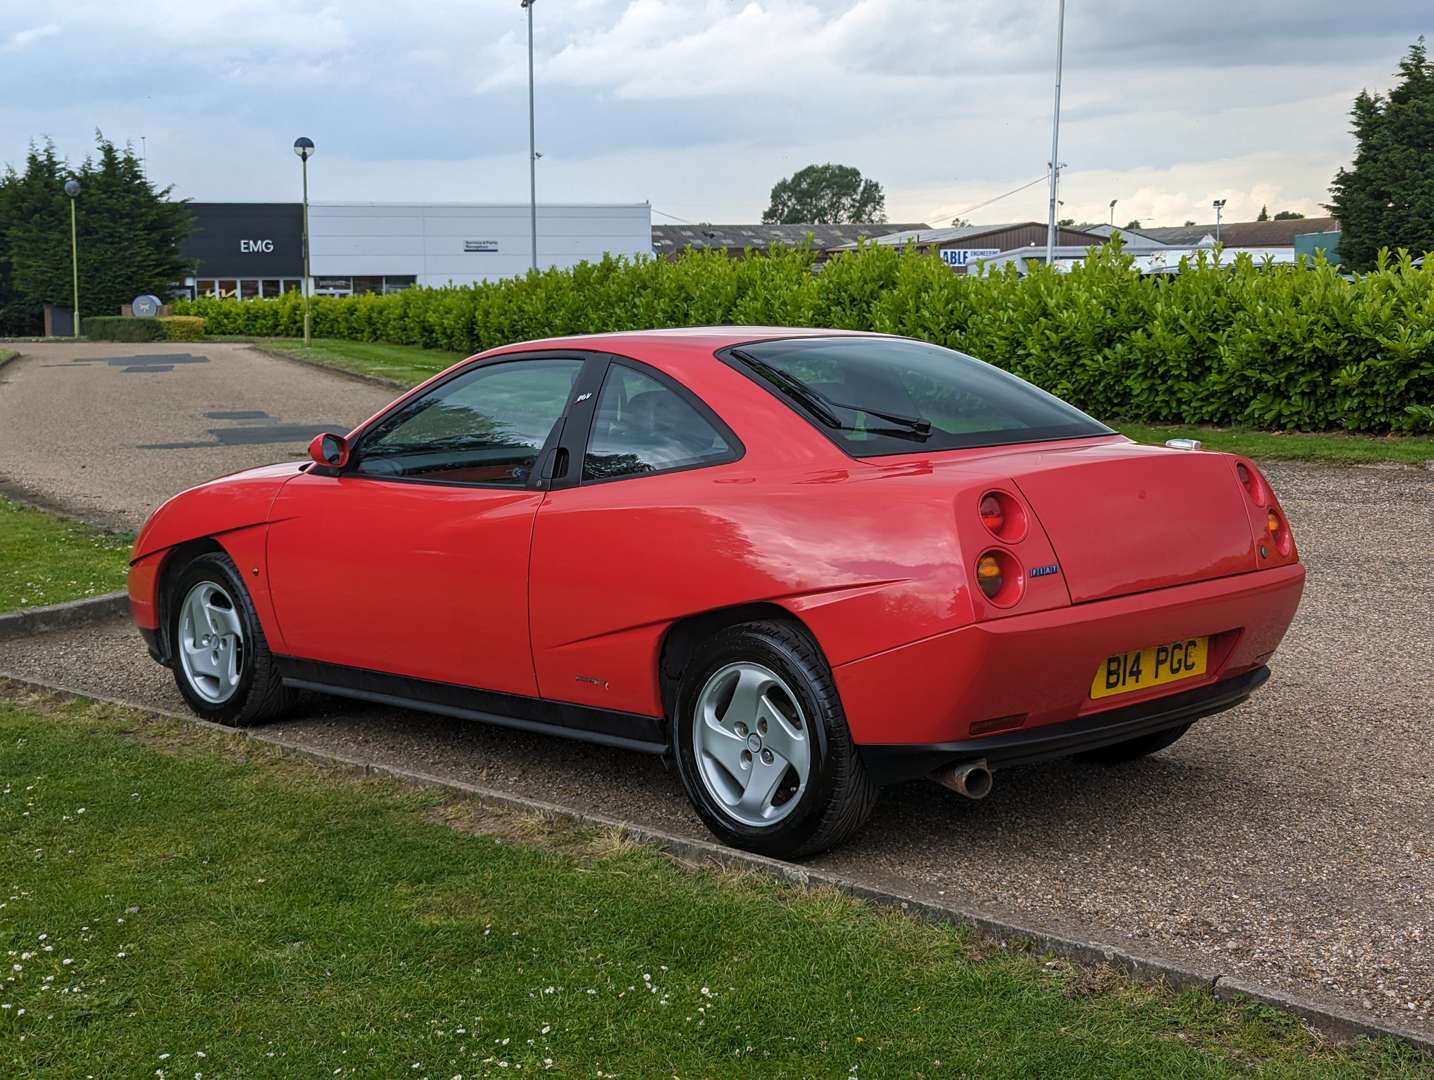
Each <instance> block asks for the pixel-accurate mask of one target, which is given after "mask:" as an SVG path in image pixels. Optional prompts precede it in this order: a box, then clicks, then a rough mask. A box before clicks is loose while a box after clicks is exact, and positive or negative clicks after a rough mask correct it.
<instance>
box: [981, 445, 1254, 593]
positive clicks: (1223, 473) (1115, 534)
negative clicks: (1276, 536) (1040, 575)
mask: <svg viewBox="0 0 1434 1080" xmlns="http://www.w3.org/2000/svg"><path fill="white" fill-rule="evenodd" d="M993 464H994V463H993ZM1003 464H1007V465H1008V466H1009V470H1010V471H1009V474H1008V475H1010V477H1011V479H1012V481H1013V482H1014V483H1015V484H1016V485H1017V486H1018V487H1019V489H1020V491H1021V494H1023V495H1024V496H1025V497H1026V498H1027V499H1028V500H1029V502H1030V506H1031V509H1032V510H1033V511H1034V512H1035V515H1036V517H1037V518H1038V519H1039V520H1040V522H1041V524H1042V525H1043V526H1044V527H1045V531H1046V534H1047V536H1049V538H1050V541H1051V545H1052V547H1053V548H1054V549H1055V553H1056V557H1057V559H1058V560H1059V563H1060V572H1061V576H1062V577H1064V578H1065V582H1066V587H1067V588H1068V589H1069V591H1070V597H1071V602H1072V603H1076V604H1080V603H1085V602H1087V601H1090V600H1103V599H1107V598H1109V597H1113V596H1123V595H1126V594H1128V593H1136V592H1145V591H1148V590H1150V589H1163V588H1167V587H1169V586H1172V585H1183V584H1187V583H1189V582H1194V581H1205V580H1208V579H1210V578H1219V577H1227V576H1229V575H1231V574H1241V573H1245V572H1247V571H1251V570H1254V569H1256V568H1257V562H1258V560H1257V558H1256V552H1255V536H1254V532H1253V530H1252V528H1251V525H1250V518H1249V515H1248V513H1247V511H1246V507H1245V502H1246V499H1245V493H1244V491H1243V489H1242V488H1241V487H1240V483H1239V480H1238V478H1237V477H1236V475H1235V468H1234V464H1233V459H1232V458H1230V457H1228V456H1226V455H1223V454H1211V453H1201V452H1199V451H1188V450H1168V449H1165V448H1163V447H1154V446H1137V445H1135V444H1133V443H1112V442H1100V443H1094V444H1087V445H1085V446H1070V445H1069V444H1067V446H1065V447H1063V448H1060V449H1053V450H1050V451H1047V452H1035V453H1025V454H1020V455H1014V454H1013V455H1011V456H1010V457H1009V458H1007V460H1006V462H1004V463H1003Z"/></svg>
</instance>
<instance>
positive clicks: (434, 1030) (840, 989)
mask: <svg viewBox="0 0 1434 1080" xmlns="http://www.w3.org/2000/svg"><path fill="white" fill-rule="evenodd" d="M0 777H3V779H0V832H3V834H4V835H5V836H6V837H7V839H8V841H9V842H8V843H6V844H4V845H0V875H3V882H4V884H5V888H4V890H3V894H0V947H3V948H4V949H6V950H7V956H6V964H5V966H6V970H7V972H8V974H7V976H6V979H5V981H4V982H3V983H0V1075H9V1076H26V1077H35V1076H77V1077H78V1076H85V1075H94V1076H120V1075H123V1076H156V1075H157V1076H161V1077H176V1078H177V1077H183V1078H186V1080H187V1078H188V1077H190V1076H193V1075H198V1074H202V1076H203V1077H205V1078H215V1077H230V1076H244V1077H253V1076H304V1077H319V1076H334V1075H344V1076H347V1075H363V1076H386V1077H393V1076H412V1077H415V1078H419V1077H434V1078H439V1077H441V1078H444V1080H448V1078H451V1077H455V1076H458V1075H462V1076H464V1077H469V1078H471V1077H478V1076H508V1077H511V1076H513V1075H515V1074H518V1073H525V1074H530V1073H549V1072H550V1073H551V1074H552V1075H555V1076H583V1077H599V1076H603V1077H670V1076H678V1077H704V1076H732V1077H747V1076H763V1077H777V1076H792V1077H796V1076H824V1077H827V1076H830V1077H838V1076H840V1077H849V1076H859V1077H873V1076H875V1077H922V1076H981V1077H1030V1076H1081V1077H1089V1076H1120V1077H1127V1076H1151V1077H1161V1078H1168V1077H1182V1078H1183V1077H1220V1076H1232V1075H1252V1074H1254V1075H1262V1076H1292V1077H1293V1076H1300V1077H1307V1076H1351V1077H1353V1076H1389V1077H1414V1076H1429V1075H1431V1073H1430V1072H1429V1063H1428V1062H1427V1061H1424V1059H1421V1058H1419V1057H1417V1056H1416V1055H1415V1054H1414V1053H1413V1051H1412V1050H1410V1049H1408V1048H1407V1047H1402V1046H1400V1045H1397V1044H1394V1043H1392V1042H1380V1043H1373V1042H1362V1043H1360V1044H1357V1045H1355V1046H1352V1047H1347V1048H1334V1047H1329V1046H1324V1045H1320V1044H1319V1043H1318V1042H1317V1041H1316V1040H1315V1039H1313V1038H1312V1037H1311V1036H1310V1035H1309V1034H1308V1033H1306V1032H1305V1031H1304V1029H1303V1028H1302V1027H1301V1026H1300V1025H1299V1024H1298V1023H1297V1022H1295V1021H1294V1020H1293V1019H1291V1018H1289V1017H1286V1016H1282V1015H1280V1014H1277V1013H1274V1012H1272V1011H1270V1010H1267V1009H1264V1008H1261V1007H1258V1006H1254V1005H1241V1006H1236V1005H1228V1004H1223V1003H1220V1002H1217V1001H1215V1000H1214V999H1213V998H1212V997H1210V996H1209V995H1208V994H1205V993H1203V992H1194V991H1192V992H1188V993H1185V994H1180V995H1174V994H1170V993H1166V992H1163V991H1154V990H1147V989H1142V988H1139V987H1136V986H1134V985H1133V984H1131V983H1129V982H1127V981H1125V980H1124V979H1122V978H1120V977H1117V976H1116V975H1114V974H1113V973H1111V972H1108V971H1103V970H1095V969H1081V968H1075V967H1072V966H1071V965H1069V964H1066V963H1064V962H1054V961H1051V962H1047V961H1044V960H1043V959H1042V958H1041V957H1038V956H1033V955H1028V954H1026V953H1024V952H1021V951H1017V950H1007V949H1003V948H1001V947H998V946H996V945H993V944H990V943H986V942H982V941H979V940H977V939H974V938H972V937H970V936H969V935H967V934H966V933H965V932H963V931H961V930H958V929H954V928H949V927H938V926H931V925H925V924H922V923H919V922H916V921H913V920H911V919H909V918H907V917H905V916H902V915H900V914H898V913H893V912H878V911H876V910H874V909H871V908H868V907H866V906H864V905H861V904H859V903H857V902H855V901H852V900H849V899H847V898H845V897H843V896H840V895H836V894H832V893H828V892H820V891H808V890H803V889H801V888H799V887H797V886H795V885H791V884H787V883H778V882H775V881H773V880H770V879H768V878H765V877H760V876H754V875H736V874H731V873H727V874H719V873H714V872H693V871H690V870H686V869H683V868H681V867H679V866H677V865H675V864H674V863H672V862H671V861H670V860H668V859H666V858H664V857H663V856H661V855H659V854H657V853H655V852H653V851H652V850H650V849H646V848H642V847H639V846H636V845H634V844H632V843H631V842H630V841H627V840H625V839H624V838H623V837H622V836H621V835H619V834H614V833H611V832H604V831H596V830H591V829H586V830H585V829H579V828H577V827H576V826H572V825H568V824H564V823H555V822H547V821H543V820H541V819H536V818H524V817H521V816H517V815H513V814H511V813H505V812H498V811H493V810H484V809H482V808H480V807H478V806H476V805H475V804H472V803H469V802H464V801H452V800H451V799H450V797H449V796H447V795H445V794H443V793H437V792H425V791H421V790H417V789H412V788H406V787H402V786H399V785H396V784H390V783H384V782H379V781H375V780H361V779H357V778H355V777H353V776H352V775H351V774H344V773H325V772H323V771H322V770H320V769H319V768H318V767H316V766H314V765H312V764H309V763H305V762H303V761H302V760H298V759H293V758H280V757H278V756H277V755H276V753H275V752H274V751H271V750H269V749H268V748H265V747H263V746H260V745H254V744H247V745H246V744H245V743H243V742H242V741H241V740H239V739H238V738H237V737H236V738H233V739H225V738H224V737H223V736H221V735H215V734H213V733H210V732H206V731H201V730H199V729H196V728H192V727H188V726H186V725H183V724H179V723H176V722H174V721H168V720H163V719H160V718H155V717H151V716H147V715H144V714H140V713H135V712H128V711H125V710H120V709H116V708H113V707H110V706H102V705H95V704H78V703H69V704H63V703H60V702H58V701H56V700H54V699H49V698H40V697H36V696H33V695H31V696H25V695H24V694H23V693H22V691H20V690H19V689H18V688H16V687H14V686H13V685H11V686H9V687H8V688H0Z"/></svg>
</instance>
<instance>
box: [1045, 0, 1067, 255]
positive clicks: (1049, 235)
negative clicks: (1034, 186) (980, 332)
mask: <svg viewBox="0 0 1434 1080" xmlns="http://www.w3.org/2000/svg"><path fill="white" fill-rule="evenodd" d="M1065 38H1066V0H1059V5H1058V7H1057V8H1056V106H1055V112H1054V114H1053V116H1052V118H1051V209H1050V216H1049V218H1048V219H1047V222H1046V265H1047V266H1050V265H1051V264H1052V263H1053V262H1055V257H1056V185H1057V184H1058V183H1060V173H1061V166H1060V160H1061V159H1060V147H1061V59H1062V52H1063V50H1064V48H1065Z"/></svg>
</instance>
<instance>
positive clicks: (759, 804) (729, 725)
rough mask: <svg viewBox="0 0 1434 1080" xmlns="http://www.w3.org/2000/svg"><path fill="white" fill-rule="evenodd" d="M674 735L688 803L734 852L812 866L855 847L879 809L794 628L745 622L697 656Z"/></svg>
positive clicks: (808, 642) (810, 649) (830, 686)
mask: <svg viewBox="0 0 1434 1080" xmlns="http://www.w3.org/2000/svg"><path fill="white" fill-rule="evenodd" d="M672 732H673V751H674V756H675V757H676V760H677V771H678V773H679V775H681V777H682V783H683V786H684V787H685V788H686V789H687V795H688V798H690V799H691V800H692V805H693V806H694V807H696V809H697V813H698V815H699V816H701V818H702V820H703V822H704V823H705V824H706V825H707V827H708V828H709V829H711V830H712V832H713V833H715V834H716V835H717V837H718V838H719V839H720V840H721V841H722V842H723V843H725V844H729V845H731V846H732V847H738V848H743V849H744V850H747V851H754V852H757V853H759V854H762V855H770V856H773V857H776V858H796V857H799V856H802V855H811V854H813V853H815V852H818V851H821V850H823V849H825V848H829V847H832V846H834V845H836V844H840V843H841V842H842V841H844V840H845V839H846V838H847V837H849V836H851V835H852V833H854V832H855V831H856V830H857V829H858V828H859V827H860V826H861V824H862V823H863V822H864V821H865V820H866V819H867V817H868V815H870V813H871V810H872V807H873V806H875V804H876V793H877V788H876V786H875V785H874V784H872V783H871V781H870V780H868V779H867V776H866V772H865V770H864V769H863V768H862V764H861V759H860V758H859V757H858V756H857V753H856V749H855V747H853V746H852V741H851V733H850V732H849V731H848V730H847V725H846V716H845V714H844V713H843V712H842V707H841V700H840V698H839V697H838V696H837V691H836V685H835V683H834V682H833V680H832V675H831V670H830V668H829V667H828V666H827V662H826V660H825V658H824V657H823V656H822V654H821V651H820V650H819V649H818V648H817V646H816V643H815V642H813V641H812V639H811V638H810V637H809V636H808V635H807V634H806V633H805V632H804V631H803V630H802V629H801V627H799V626H795V625H793V624H790V623H785V622H776V621H773V622H752V623H743V624H742V625H740V626H733V627H729V628H728V629H726V630H722V631H720V632H718V633H717V634H715V635H713V636H712V637H711V638H709V639H708V640H707V641H706V642H704V643H703V644H702V645H701V646H699V647H698V649H697V651H696V653H695V654H694V655H693V657H692V660H691V662H690V663H689V664H688V665H687V669H686V671H684V672H683V675H682V682H681V685H680V686H679V688H678V693H677V706H676V709H675V712H674V716H673V723H672Z"/></svg>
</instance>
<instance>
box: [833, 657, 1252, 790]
mask: <svg viewBox="0 0 1434 1080" xmlns="http://www.w3.org/2000/svg"><path fill="white" fill-rule="evenodd" d="M1269 677H1270V669H1269V668H1267V667H1264V666H1263V665H1261V666H1260V667H1257V668H1255V669H1254V670H1252V671H1247V672H1245V673H1244V674H1243V675H1235V676H1233V677H1232V678H1229V679H1224V680H1222V681H1220V682H1217V683H1212V684H1210V685H1207V686H1202V687H1200V688H1199V689H1197V690H1186V691H1184V692H1182V693H1179V694H1171V695H1169V696H1168V697H1162V698H1155V699H1153V700H1150V701H1144V702H1141V703H1140V704H1138V705H1126V706H1123V707H1122V708H1119V709H1108V710H1107V711H1105V712H1101V713H1095V714H1094V715H1091V716H1083V717H1080V718H1079V719H1077V720H1067V721H1066V722H1065V723H1063V724H1046V725H1045V726H1043V727H1038V728H1032V729H1029V730H1020V731H1011V732H1005V733H1003V734H1000V735H987V736H984V737H980V738H975V739H962V740H959V741H957V742H949V743H926V744H917V745H909V746H862V747H858V748H857V752H858V753H859V754H860V755H861V760H862V764H863V765H864V766H865V767H866V772H867V775H868V776H869V777H870V778H871V780H872V781H873V782H874V783H877V784H895V783H899V782H901V781H903V780H914V779H916V778H917V777H919V776H926V775H928V774H930V773H931V772H932V771H933V770H935V769H938V768H940V767H941V766H943V765H950V764H953V763H956V762H961V761H975V760H978V759H985V762H986V765H987V766H988V767H989V768H991V769H992V770H995V769H1004V768H1009V767H1010V766H1012V765H1030V764H1032V763H1034V762H1037V761H1048V760H1050V759H1052V758H1062V757H1070V756H1071V755H1073V754H1080V753H1084V752H1085V751H1087V750H1095V749H1097V748H1099V747H1102V746H1110V745H1112V744H1114V743H1120V742H1125V741H1126V740H1127V739H1134V738H1138V737H1139V736H1141V735H1149V734H1152V733H1154V732H1157V731H1163V730H1165V729H1166V728H1172V727H1179V726H1181V725H1182V724H1189V723H1193V722H1194V721H1196V720H1199V719H1200V718H1201V717H1203V716H1213V715H1214V714H1215V713H1218V712H1224V711H1225V710H1226V709H1231V708H1234V707H1235V706H1236V705H1238V704H1240V702H1242V701H1244V700H1245V699H1246V698H1248V697H1249V696H1250V695H1251V694H1253V693H1254V692H1255V691H1256V690H1257V689H1259V688H1260V686H1262V685H1263V684H1264V682H1265V680H1266V679H1268V678H1269Z"/></svg>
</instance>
